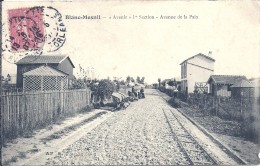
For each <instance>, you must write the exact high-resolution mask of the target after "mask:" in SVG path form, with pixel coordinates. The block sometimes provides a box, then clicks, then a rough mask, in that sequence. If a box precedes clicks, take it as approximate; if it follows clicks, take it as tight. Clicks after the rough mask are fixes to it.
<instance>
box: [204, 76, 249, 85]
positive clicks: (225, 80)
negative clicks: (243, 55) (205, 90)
mask: <svg viewBox="0 0 260 166" xmlns="http://www.w3.org/2000/svg"><path fill="white" fill-rule="evenodd" d="M211 80H213V81H214V83H217V84H235V83H237V82H239V81H241V80H247V78H246V77H245V76H239V75H211V76H210V77H209V79H208V81H207V82H208V83H210V81H211Z"/></svg>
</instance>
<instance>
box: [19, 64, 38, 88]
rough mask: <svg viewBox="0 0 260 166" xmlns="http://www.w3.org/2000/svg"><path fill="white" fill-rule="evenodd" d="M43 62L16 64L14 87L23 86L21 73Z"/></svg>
mask: <svg viewBox="0 0 260 166" xmlns="http://www.w3.org/2000/svg"><path fill="white" fill-rule="evenodd" d="M41 65H43V64H20V65H17V80H16V87H17V88H23V73H25V72H28V71H30V70H33V69H36V68H38V67H40V66H41Z"/></svg>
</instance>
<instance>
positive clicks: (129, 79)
mask: <svg viewBox="0 0 260 166" xmlns="http://www.w3.org/2000/svg"><path fill="white" fill-rule="evenodd" d="M130 81H131V77H130V76H127V77H126V82H127V83H128V84H129V83H130Z"/></svg>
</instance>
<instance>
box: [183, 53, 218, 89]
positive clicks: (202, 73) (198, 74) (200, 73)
mask: <svg viewBox="0 0 260 166" xmlns="http://www.w3.org/2000/svg"><path fill="white" fill-rule="evenodd" d="M188 62H189V63H190V62H192V63H193V64H195V63H196V65H197V64H199V65H204V66H202V67H205V66H206V67H209V68H210V69H214V62H212V61H210V60H208V59H206V58H203V59H202V58H200V57H195V58H194V59H192V60H190V61H188ZM189 63H188V64H187V80H188V92H189V93H192V92H193V91H194V86H195V82H207V81H208V79H209V77H210V75H212V74H214V71H211V70H207V69H204V68H201V67H198V66H194V65H192V64H189ZM208 89H209V87H208Z"/></svg>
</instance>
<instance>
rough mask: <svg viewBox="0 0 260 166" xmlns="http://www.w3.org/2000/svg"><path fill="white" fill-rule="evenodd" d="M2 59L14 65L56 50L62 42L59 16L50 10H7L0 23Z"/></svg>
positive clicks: (54, 10)
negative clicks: (6, 21)
mask: <svg viewBox="0 0 260 166" xmlns="http://www.w3.org/2000/svg"><path fill="white" fill-rule="evenodd" d="M2 26H3V43H2V52H3V58H4V59H5V60H7V61H8V62H10V63H15V62H17V61H18V60H19V59H21V58H22V57H24V56H35V58H37V57H38V56H40V55H41V54H43V53H48V52H53V51H57V50H58V49H60V48H61V47H62V46H63V44H64V43H65V41H66V31H67V30H66V27H65V25H64V23H63V21H62V15H61V13H60V12H59V11H58V10H57V9H55V8H53V7H45V6H35V7H30V8H19V9H10V10H8V24H3V25H2Z"/></svg>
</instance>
